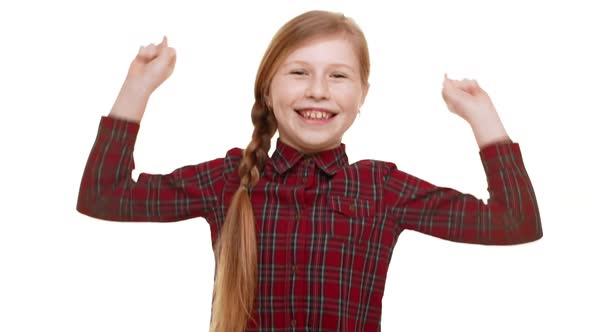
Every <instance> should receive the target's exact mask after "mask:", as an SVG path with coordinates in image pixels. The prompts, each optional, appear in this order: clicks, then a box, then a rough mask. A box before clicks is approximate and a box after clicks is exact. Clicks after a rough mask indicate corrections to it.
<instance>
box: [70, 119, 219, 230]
mask: <svg viewBox="0 0 590 332" xmlns="http://www.w3.org/2000/svg"><path fill="white" fill-rule="evenodd" d="M138 130H139V123H136V122H132V121H127V120H122V119H118V118H115V117H111V116H108V117H102V118H101V120H100V125H99V129H98V134H97V136H96V141H95V143H94V145H93V147H92V149H91V151H90V155H89V157H88V161H87V163H86V167H85V169H84V173H83V176H82V181H81V184H80V189H79V193H78V201H77V206H76V209H77V210H78V211H79V212H80V213H83V214H85V215H88V216H91V217H94V218H99V219H103V220H113V221H178V220H184V219H189V218H194V217H205V216H207V215H208V213H209V211H210V210H211V208H213V207H214V206H216V204H217V195H216V193H219V192H221V191H222V190H223V184H224V181H223V179H224V178H223V166H224V159H223V158H220V159H215V160H212V161H208V162H204V163H201V164H197V165H192V166H184V167H182V168H178V169H176V170H174V171H173V172H171V173H169V174H164V175H158V174H147V173H141V174H140V175H139V176H138V179H137V181H134V180H133V178H132V177H131V172H132V170H133V169H134V162H133V148H134V144H135V139H136V137H137V133H138Z"/></svg>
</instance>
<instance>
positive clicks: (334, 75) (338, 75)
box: [332, 73, 346, 78]
mask: <svg viewBox="0 0 590 332" xmlns="http://www.w3.org/2000/svg"><path fill="white" fill-rule="evenodd" d="M332 76H333V77H336V78H346V75H344V74H342V73H334V74H332Z"/></svg>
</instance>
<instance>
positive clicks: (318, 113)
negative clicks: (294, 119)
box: [295, 108, 336, 122]
mask: <svg viewBox="0 0 590 332" xmlns="http://www.w3.org/2000/svg"><path fill="white" fill-rule="evenodd" d="M295 111H296V112H297V114H299V116H301V117H302V118H304V119H305V120H312V121H320V122H325V121H326V120H330V119H331V118H333V117H334V116H336V114H335V113H332V112H330V111H328V110H324V109H313V108H305V109H299V110H295Z"/></svg>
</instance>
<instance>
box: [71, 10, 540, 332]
mask: <svg viewBox="0 0 590 332" xmlns="http://www.w3.org/2000/svg"><path fill="white" fill-rule="evenodd" d="M174 64H175V50H174V49H173V48H171V47H169V46H168V45H167V40H166V37H164V39H163V40H162V42H161V43H160V44H158V45H154V44H150V45H149V46H147V47H142V48H141V49H140V51H139V53H138V54H137V56H136V58H135V59H134V60H133V62H132V63H131V66H130V68H129V72H128V75H127V78H126V80H125V82H124V84H123V86H122V88H121V91H120V93H119V95H118V97H117V100H116V102H115V103H114V105H113V108H112V110H111V112H110V114H109V115H108V116H103V117H102V118H101V120H100V125H99V128H98V135H97V137H96V141H95V143H94V145H93V147H92V150H91V151H90V156H89V157H88V161H87V164H86V167H85V170H84V174H83V177H82V181H81V186H80V192H79V197H78V203H77V210H78V211H79V212H81V213H83V214H86V215H88V216H92V217H95V218H101V219H105V220H115V221H159V222H165V221H178V220H184V219H189V218H195V217H203V218H205V219H206V220H207V222H208V223H209V225H210V229H211V238H212V243H213V248H214V253H215V258H216V268H215V287H214V293H213V307H212V319H211V326H210V328H211V330H212V331H221V332H227V331H244V330H247V331H275V330H276V331H303V330H306V331H308V330H312V331H319V330H321V331H367V332H369V331H380V321H381V299H382V296H383V292H384V286H385V278H386V274H387V269H388V264H389V262H390V258H391V254H392V250H393V248H394V246H395V244H396V240H397V238H398V237H399V235H400V233H401V232H402V231H403V230H404V229H410V230H415V231H418V232H422V233H425V234H429V235H432V236H436V237H439V238H442V239H447V240H451V241H458V242H465V243H478V244H487V245H508V244H517V243H524V242H530V241H534V240H537V239H539V238H541V237H542V228H541V223H540V216H539V211H538V207H537V202H536V199H535V194H534V191H533V187H532V185H531V182H530V180H529V178H528V175H527V172H526V170H525V167H524V164H523V160H522V156H521V152H520V149H519V145H518V144H517V143H513V142H511V140H510V139H509V137H508V135H507V134H506V132H505V130H504V128H503V126H502V123H501V122H500V119H499V117H498V114H497V113H496V111H495V108H494V106H493V104H492V102H491V100H490V99H489V97H488V96H487V94H486V92H485V91H484V90H482V88H481V87H479V86H478V84H477V82H475V81H473V80H462V81H455V80H450V79H448V78H447V77H446V75H445V78H444V81H443V89H442V95H443V98H444V101H445V102H446V104H447V106H448V108H449V109H450V110H451V111H452V112H453V113H455V114H457V115H459V116H460V117H462V118H463V119H465V120H466V121H467V122H468V123H469V125H470V126H471V127H472V129H473V132H474V134H475V139H476V140H477V143H478V145H479V147H480V156H481V160H482V163H483V168H484V171H485V173H486V176H487V181H488V189H489V193H490V199H489V200H488V201H487V203H484V202H483V201H481V200H478V199H476V198H475V197H473V196H471V195H468V194H463V193H460V192H458V191H456V190H453V189H450V188H442V187H437V186H435V185H432V184H430V183H428V182H426V181H423V180H421V179H418V178H416V177H414V176H412V175H410V174H408V173H405V172H403V171H401V170H399V169H398V168H397V167H396V165H395V164H394V163H391V162H383V161H375V160H363V161H360V162H357V163H354V164H349V163H348V159H347V155H346V152H345V146H344V144H343V143H342V142H341V139H342V136H343V134H344V132H345V131H346V130H347V129H348V128H349V127H350V126H351V125H352V123H353V122H354V120H355V118H356V116H357V113H358V112H359V110H360V108H361V106H362V105H363V102H364V100H365V97H366V95H367V92H368V89H369V83H368V79H369V54H368V48H367V43H366V40H365V38H364V36H363V33H362V32H361V30H360V29H359V28H358V26H357V25H356V24H355V23H354V22H353V21H352V20H351V19H349V18H346V17H345V16H343V15H341V14H337V13H331V12H324V11H311V12H307V13H304V14H302V15H300V16H298V17H295V18H293V19H292V20H291V21H289V22H287V23H286V24H285V25H284V26H283V27H282V28H281V29H280V30H279V31H278V32H277V34H276V35H275V37H274V38H273V40H272V42H271V43H270V45H269V48H268V49H267V51H266V53H265V54H264V57H263V59H262V62H261V64H260V67H259V70H258V74H257V77H256V82H255V87H254V92H255V94H254V97H255V102H254V105H253V107H252V122H253V124H254V132H253V134H252V140H251V142H250V143H249V144H248V145H247V147H246V148H245V149H244V150H242V149H238V148H234V149H230V150H229V151H227V153H226V154H225V156H224V157H220V158H218V159H214V160H211V161H208V162H204V163H201V164H197V165H191V166H185V167H182V168H178V169H176V170H174V171H173V172H172V173H170V174H166V175H152V174H146V173H142V174H140V175H139V177H138V179H137V181H134V180H133V179H132V177H131V173H132V170H133V169H134V162H133V149H134V144H135V139H136V136H137V133H138V130H139V125H140V121H141V119H142V116H143V112H144V110H145V107H146V104H147V101H148V99H149V97H150V95H151V94H152V93H153V92H154V90H155V89H156V88H157V87H158V86H159V85H160V84H162V82H164V81H165V80H166V79H167V78H168V77H169V76H170V75H171V73H172V71H173V68H174ZM277 130H278V133H279V136H278V139H277V141H276V149H275V151H274V152H273V153H272V155H270V156H269V154H268V153H269V149H270V145H271V139H272V138H273V136H274V135H275V133H276V131H277Z"/></svg>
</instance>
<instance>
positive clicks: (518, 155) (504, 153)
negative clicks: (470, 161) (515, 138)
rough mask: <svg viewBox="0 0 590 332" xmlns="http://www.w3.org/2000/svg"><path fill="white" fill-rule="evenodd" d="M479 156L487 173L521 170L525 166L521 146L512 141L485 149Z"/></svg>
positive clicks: (495, 144) (491, 145) (498, 143)
mask: <svg viewBox="0 0 590 332" xmlns="http://www.w3.org/2000/svg"><path fill="white" fill-rule="evenodd" d="M479 156H480V158H481V161H482V163H483V165H484V169H485V171H486V173H487V172H488V171H492V172H493V171H497V170H501V169H510V168H521V167H522V166H523V160H522V152H521V150H520V145H519V144H518V143H515V142H512V141H502V142H497V143H493V144H490V145H487V146H485V147H483V148H482V149H481V150H480V151H479Z"/></svg>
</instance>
